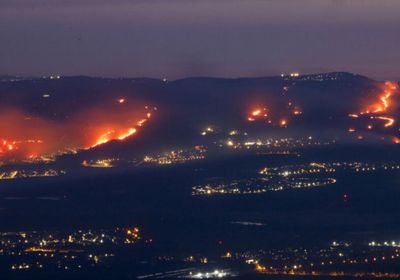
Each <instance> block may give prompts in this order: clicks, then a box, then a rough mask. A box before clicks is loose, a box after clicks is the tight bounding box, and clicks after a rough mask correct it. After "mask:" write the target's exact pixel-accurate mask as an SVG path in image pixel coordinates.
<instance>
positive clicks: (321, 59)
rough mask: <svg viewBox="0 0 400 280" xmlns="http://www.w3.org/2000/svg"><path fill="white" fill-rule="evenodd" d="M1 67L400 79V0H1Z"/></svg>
mask: <svg viewBox="0 0 400 280" xmlns="http://www.w3.org/2000/svg"><path fill="white" fill-rule="evenodd" d="M0 38H1V40H0V42H1V44H0V61H1V63H0V75H48V74H61V75H92V76H110V77H117V76H123V77H127V76H129V77H138V76H141V77H142V76H146V77H155V78H159V77H163V76H166V77H168V78H170V79H177V78H182V77H187V76H220V77H239V76H240V77H242V76H243V77H247V76H268V75H276V74H280V73H288V72H293V71H300V72H302V73H314V72H326V71H351V72H356V73H360V74H364V75H368V76H370V77H373V78H378V79H394V78H400V72H399V69H400V68H399V66H400V1H399V0H276V1H275V0H264V1H262V0H108V1H106V0H0Z"/></svg>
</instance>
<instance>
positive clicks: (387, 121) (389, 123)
mask: <svg viewBox="0 0 400 280" xmlns="http://www.w3.org/2000/svg"><path fill="white" fill-rule="evenodd" d="M375 119H378V120H383V121H386V123H385V124H384V127H389V126H392V125H393V124H394V122H395V120H394V118H389V117H375Z"/></svg>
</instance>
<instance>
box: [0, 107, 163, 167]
mask: <svg viewBox="0 0 400 280" xmlns="http://www.w3.org/2000/svg"><path fill="white" fill-rule="evenodd" d="M117 101H118V100H117ZM117 104H120V102H119V101H118V103H117ZM133 106H134V107H133ZM117 107H118V108H117ZM117 107H115V106H113V105H110V104H102V105H99V106H96V107H92V108H89V109H87V110H85V111H82V112H80V113H77V114H76V115H75V116H72V117H71V118H69V119H68V120H67V121H59V122H57V121H54V120H48V119H43V118H39V117H35V116H28V117H27V116H26V114H25V113H24V112H22V111H19V110H8V111H6V110H3V111H1V110H0V159H1V161H2V162H15V161H25V160H36V159H37V158H38V159H40V160H48V159H49V158H54V157H55V156H57V155H60V154H63V153H69V152H72V153H75V152H76V151H78V150H81V149H90V148H93V147H97V146H99V145H102V144H105V143H108V142H110V141H113V140H118V141H123V140H125V139H127V138H129V137H131V136H133V135H134V134H136V133H137V132H138V128H139V127H142V126H143V125H144V124H145V122H147V121H148V120H149V118H150V117H151V116H152V111H153V110H154V111H155V109H150V108H149V107H148V108H147V109H145V110H144V109H143V107H138V106H136V105H132V104H130V106H123V107H119V106H117ZM36 137H40V140H38V139H35V138H36ZM15 139H18V140H15ZM19 139H21V140H19ZM25 139H28V140H25Z"/></svg>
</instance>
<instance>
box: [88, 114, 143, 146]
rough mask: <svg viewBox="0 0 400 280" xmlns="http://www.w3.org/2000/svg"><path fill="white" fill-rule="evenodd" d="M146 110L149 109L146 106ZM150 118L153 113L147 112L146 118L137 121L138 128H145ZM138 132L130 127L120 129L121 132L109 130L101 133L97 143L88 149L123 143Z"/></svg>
mask: <svg viewBox="0 0 400 280" xmlns="http://www.w3.org/2000/svg"><path fill="white" fill-rule="evenodd" d="M146 108H148V107H147V106H146ZM150 117H151V113H150V112H147V113H146V118H144V119H141V120H139V121H137V122H136V126H137V127H141V126H143V125H144V123H145V122H147V121H148V120H149V119H150ZM136 132H137V128H135V127H130V128H128V129H119V130H116V129H109V130H107V131H105V132H103V133H101V134H100V136H98V137H97V139H96V141H95V143H94V144H92V145H90V146H89V147H88V148H87V149H90V148H94V147H97V146H99V145H102V144H105V143H108V142H110V141H112V140H119V141H123V140H125V139H126V138H128V137H130V136H132V135H134V134H135V133H136Z"/></svg>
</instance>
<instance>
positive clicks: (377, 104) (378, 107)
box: [349, 82, 398, 142]
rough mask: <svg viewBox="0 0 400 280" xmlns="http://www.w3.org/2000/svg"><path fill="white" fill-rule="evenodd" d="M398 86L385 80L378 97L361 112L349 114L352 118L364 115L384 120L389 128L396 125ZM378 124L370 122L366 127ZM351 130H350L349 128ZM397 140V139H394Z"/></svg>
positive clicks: (384, 125) (370, 127)
mask: <svg viewBox="0 0 400 280" xmlns="http://www.w3.org/2000/svg"><path fill="white" fill-rule="evenodd" d="M397 90H398V86H397V85H396V84H395V83H393V82H385V84H384V85H382V92H381V93H380V94H379V95H378V96H377V97H376V99H375V100H374V101H372V102H370V103H369V104H368V105H367V106H365V107H364V109H363V110H361V112H360V113H359V114H349V117H351V118H359V117H361V116H364V118H365V117H366V118H368V119H370V120H380V121H383V122H384V124H383V127H384V128H389V127H392V126H394V124H395V123H396V118H395V117H394V116H395V115H396V104H394V100H393V97H394V95H395V94H397V93H398V91H397ZM377 127H378V126H376V125H372V124H368V125H367V126H366V128H367V129H368V130H373V129H375V128H377ZM349 132H350V130H349ZM393 142H395V141H393Z"/></svg>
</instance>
